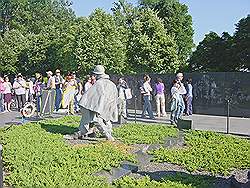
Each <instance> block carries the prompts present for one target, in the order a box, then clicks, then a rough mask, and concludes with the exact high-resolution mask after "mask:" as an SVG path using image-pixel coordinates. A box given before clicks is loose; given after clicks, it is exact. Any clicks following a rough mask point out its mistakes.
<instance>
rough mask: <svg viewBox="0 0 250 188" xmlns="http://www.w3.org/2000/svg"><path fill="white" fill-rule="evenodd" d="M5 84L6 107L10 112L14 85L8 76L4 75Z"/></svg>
mask: <svg viewBox="0 0 250 188" xmlns="http://www.w3.org/2000/svg"><path fill="white" fill-rule="evenodd" d="M3 86H4V88H5V90H4V92H3V94H4V108H5V111H9V112H10V111H11V110H10V103H11V100H12V95H11V89H12V85H11V83H10V82H9V78H8V76H5V77H4V83H3Z"/></svg>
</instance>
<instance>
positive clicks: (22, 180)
mask: <svg viewBox="0 0 250 188" xmlns="http://www.w3.org/2000/svg"><path fill="white" fill-rule="evenodd" d="M66 119H67V118H66ZM64 120H65V119H63V121H64ZM56 121H60V120H56ZM65 121H66V120H65ZM48 122H52V121H51V120H49V121H47V122H46V121H44V122H42V123H41V124H40V123H28V124H26V125H23V126H14V127H12V128H10V129H9V130H7V131H2V132H1V133H0V134H1V141H2V144H3V146H4V150H3V161H4V167H5V171H6V172H7V173H9V175H7V176H6V178H5V183H6V184H7V185H11V186H14V187H19V186H21V187H25V186H29V187H54V186H57V187H65V186H70V187H77V186H78V187H79V186H94V187H97V186H101V187H104V186H107V183H106V181H105V180H104V179H103V178H100V177H95V176H93V173H95V172H97V171H100V170H103V169H104V170H110V169H111V168H112V167H117V166H119V164H120V163H121V162H122V161H124V160H134V159H133V157H132V156H131V155H129V154H127V153H126V152H124V150H121V149H119V147H117V146H116V145H115V144H112V143H109V142H104V143H99V144H96V145H85V146H82V147H81V146H79V147H72V146H70V145H68V144H66V143H65V141H64V139H63V136H62V134H61V133H59V134H54V133H50V132H47V131H46V130H45V129H43V128H42V126H44V123H45V124H46V123H48ZM53 123H55V121H53ZM64 123H65V122H64ZM64 123H62V124H64ZM68 123H69V122H68ZM59 124H60V123H59Z"/></svg>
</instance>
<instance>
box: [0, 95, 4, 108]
mask: <svg viewBox="0 0 250 188" xmlns="http://www.w3.org/2000/svg"><path fill="white" fill-rule="evenodd" d="M3 111H4V106H3V93H0V112H3Z"/></svg>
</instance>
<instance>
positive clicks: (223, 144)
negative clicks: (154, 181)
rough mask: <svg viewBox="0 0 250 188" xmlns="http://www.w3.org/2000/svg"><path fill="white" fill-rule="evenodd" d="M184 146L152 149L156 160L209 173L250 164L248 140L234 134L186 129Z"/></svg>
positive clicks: (249, 144)
mask: <svg viewBox="0 0 250 188" xmlns="http://www.w3.org/2000/svg"><path fill="white" fill-rule="evenodd" d="M185 142H186V144H187V147H185V148H177V149H176V148H174V149H165V148H161V149H159V150H155V151H153V152H151V154H153V155H154V161H156V162H170V163H175V164H179V165H183V166H184V167H185V168H187V170H189V171H190V172H192V171H197V170H205V171H208V172H211V173H212V174H223V175H227V174H229V173H230V172H231V171H232V170H233V169H247V168H249V167H250V160H249V159H250V150H249V148H250V142H249V140H246V139H240V138H237V137H234V136H228V135H223V134H220V133H213V132H205V131H189V132H187V133H186V135H185Z"/></svg>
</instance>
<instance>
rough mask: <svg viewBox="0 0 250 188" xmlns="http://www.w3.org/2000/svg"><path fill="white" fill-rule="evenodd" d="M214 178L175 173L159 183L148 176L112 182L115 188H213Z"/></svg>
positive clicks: (125, 178)
mask: <svg viewBox="0 0 250 188" xmlns="http://www.w3.org/2000/svg"><path fill="white" fill-rule="evenodd" d="M214 182H215V178H214V177H210V176H193V175H189V174H181V173H176V174H175V175H169V176H166V177H165V178H163V179H161V180H160V181H155V180H150V178H149V177H148V176H146V177H143V178H140V179H135V178H131V177H124V178H122V179H119V180H117V181H115V182H114V185H115V186H117V187H131V188H132V187H135V188H136V187H138V188H139V187H150V188H151V187H164V188H209V187H213V183H214Z"/></svg>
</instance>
